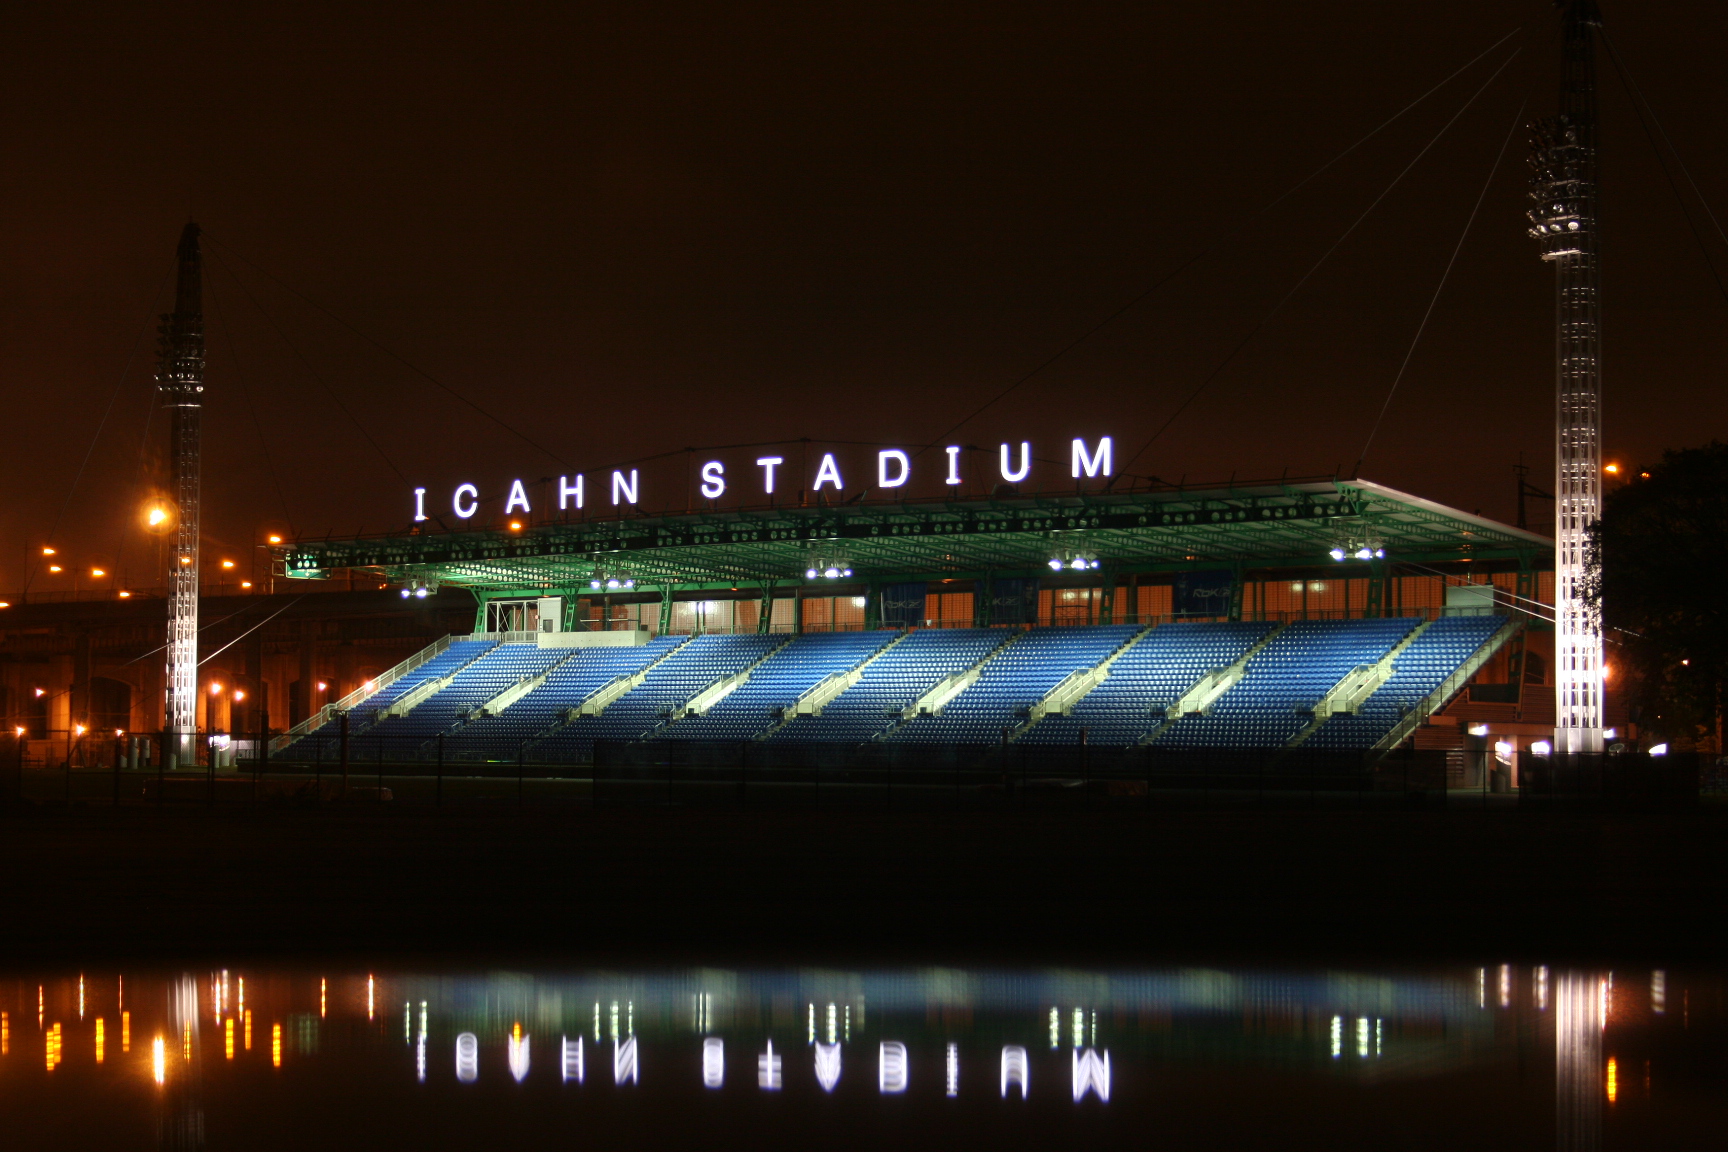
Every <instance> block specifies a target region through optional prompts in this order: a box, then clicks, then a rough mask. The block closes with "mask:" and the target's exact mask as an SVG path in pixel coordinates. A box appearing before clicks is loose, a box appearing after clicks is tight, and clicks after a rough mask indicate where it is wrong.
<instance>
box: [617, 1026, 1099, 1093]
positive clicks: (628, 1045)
mask: <svg viewBox="0 0 1728 1152" xmlns="http://www.w3.org/2000/svg"><path fill="white" fill-rule="evenodd" d="M1105 1076H1106V1078H1108V1076H1109V1073H1108V1072H1106V1073H1105ZM612 1083H614V1084H624V1083H630V1084H634V1083H636V1037H634V1036H627V1037H625V1038H624V1039H623V1040H613V1041H612ZM1105 1094H1106V1096H1108V1094H1109V1089H1108V1088H1106V1089H1105ZM1075 1099H1079V1097H1075Z"/></svg>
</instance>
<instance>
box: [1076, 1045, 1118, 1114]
mask: <svg viewBox="0 0 1728 1152" xmlns="http://www.w3.org/2000/svg"><path fill="white" fill-rule="evenodd" d="M1088 1090H1091V1091H1092V1092H1094V1093H1096V1094H1097V1096H1098V1099H1099V1100H1100V1101H1102V1102H1103V1103H1105V1104H1108V1103H1110V1050H1109V1049H1105V1050H1104V1055H1103V1057H1099V1055H1098V1052H1097V1050H1096V1049H1093V1048H1088V1049H1086V1050H1085V1051H1084V1052H1082V1051H1081V1050H1080V1049H1078V1048H1076V1049H1075V1050H1074V1103H1076V1104H1078V1103H1080V1101H1081V1100H1083V1099H1085V1096H1086V1093H1087V1091H1088Z"/></svg>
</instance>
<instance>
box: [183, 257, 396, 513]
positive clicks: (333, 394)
mask: <svg viewBox="0 0 1728 1152" xmlns="http://www.w3.org/2000/svg"><path fill="white" fill-rule="evenodd" d="M205 235H206V236H208V235H209V233H205ZM210 254H211V255H212V256H214V257H216V262H217V263H218V264H221V265H222V270H223V271H225V272H227V273H228V275H229V277H230V278H232V279H233V281H234V283H236V284H238V285H239V286H240V291H242V292H244V293H245V294H246V298H247V299H248V300H250V301H252V306H253V307H254V308H256V309H258V312H259V314H260V315H262V316H263V317H264V319H265V320H267V321H269V323H270V327H272V328H274V329H275V330H276V335H278V336H280V337H281V338H282V343H284V344H286V345H288V350H289V351H291V352H293V353H294V356H295V358H296V359H298V360H299V361H300V363H301V365H302V366H304V367H305V369H306V371H307V372H309V373H311V375H312V378H313V379H314V380H316V381H318V383H319V384H320V385H322V386H323V388H324V391H326V392H328V393H329V394H330V400H331V402H332V403H334V404H335V405H336V408H337V410H338V411H340V412H341V413H342V415H344V416H346V417H348V419H349V420H350V421H352V422H353V424H354V427H355V428H356V429H358V430H359V432H360V435H361V436H363V437H365V438H366V443H368V444H370V445H372V449H373V451H375V452H377V453H378V457H379V459H381V460H383V461H384V463H385V464H386V465H388V466H389V468H390V471H392V472H394V473H396V478H397V479H398V480H400V481H402V483H403V484H404V485H406V484H408V483H409V481H408V477H407V476H406V475H404V474H403V472H402V469H400V468H398V467H397V466H396V461H394V460H392V459H391V458H390V454H389V453H388V452H386V451H384V446H383V445H382V444H380V443H378V441H377V440H375V439H374V438H373V436H372V433H370V432H368V431H367V430H366V425H364V424H362V423H361V422H360V418H359V417H357V416H355V415H354V413H353V412H351V411H349V409H348V405H346V404H344V403H342V397H341V396H340V395H339V394H338V393H337V391H336V389H334V388H332V387H331V386H330V382H329V381H328V380H326V379H324V377H323V375H322V374H321V373H320V372H319V371H318V369H316V368H314V367H313V366H312V362H311V361H310V360H308V359H307V358H306V354H305V353H304V352H301V351H300V347H299V345H297V344H295V343H294V341H292V340H290V339H289V338H288V333H287V332H284V331H283V330H282V326H281V325H280V324H278V323H276V318H275V317H274V316H272V315H270V313H269V312H267V311H265V310H264V305H262V304H260V303H259V302H258V297H257V296H255V295H253V293H252V289H250V288H248V287H247V286H246V282H245V281H244V280H242V279H240V277H238V276H236V275H234V269H232V268H230V267H228V264H227V262H226V261H224V260H223V259H222V256H221V254H220V253H219V252H215V251H212V252H211V253H210Z"/></svg>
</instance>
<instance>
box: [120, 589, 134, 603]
mask: <svg viewBox="0 0 1728 1152" xmlns="http://www.w3.org/2000/svg"><path fill="white" fill-rule="evenodd" d="M131 598H132V593H130V592H128V591H126V589H124V588H122V589H120V599H122V600H130V599H131Z"/></svg>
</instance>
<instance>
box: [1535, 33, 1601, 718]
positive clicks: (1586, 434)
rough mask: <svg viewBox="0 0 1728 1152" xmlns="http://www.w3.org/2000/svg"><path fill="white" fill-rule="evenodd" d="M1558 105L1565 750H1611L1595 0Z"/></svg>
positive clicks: (1540, 211)
mask: <svg viewBox="0 0 1728 1152" xmlns="http://www.w3.org/2000/svg"><path fill="white" fill-rule="evenodd" d="M1560 7H1561V8H1562V20H1563V24H1564V53H1565V55H1564V65H1563V69H1562V72H1561V81H1560V114H1559V115H1558V116H1554V117H1550V118H1549V119H1546V120H1540V121H1537V122H1536V123H1535V124H1533V125H1532V126H1531V137H1532V139H1531V153H1530V164H1531V168H1532V169H1533V174H1532V176H1531V190H1530V198H1531V200H1532V201H1533V207H1532V208H1531V209H1530V222H1531V229H1530V235H1531V236H1532V237H1533V238H1535V240H1536V242H1537V243H1538V244H1539V245H1540V246H1541V249H1542V259H1544V260H1546V261H1549V262H1551V263H1552V264H1553V265H1554V269H1555V279H1554V286H1555V368H1556V378H1555V383H1556V387H1555V428H1554V544H1555V556H1554V668H1555V713H1554V750H1555V751H1556V752H1599V751H1601V750H1602V633H1601V630H1600V627H1599V625H1598V624H1597V623H1596V620H1595V618H1594V616H1593V615H1592V613H1591V611H1590V605H1589V603H1588V601H1587V599H1586V597H1585V582H1584V577H1585V560H1586V549H1587V546H1588V543H1589V532H1590V526H1591V525H1592V524H1594V523H1595V522H1596V520H1597V519H1598V518H1599V517H1600V516H1601V514H1602V363H1601V305H1600V299H1599V296H1600V288H1601V270H1600V267H1599V265H1598V262H1597V227H1596V41H1595V29H1596V28H1597V27H1599V26H1600V25H1601V22H1602V21H1601V16H1600V15H1599V14H1598V13H1597V11H1596V5H1595V3H1594V0H1561V4H1560Z"/></svg>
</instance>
